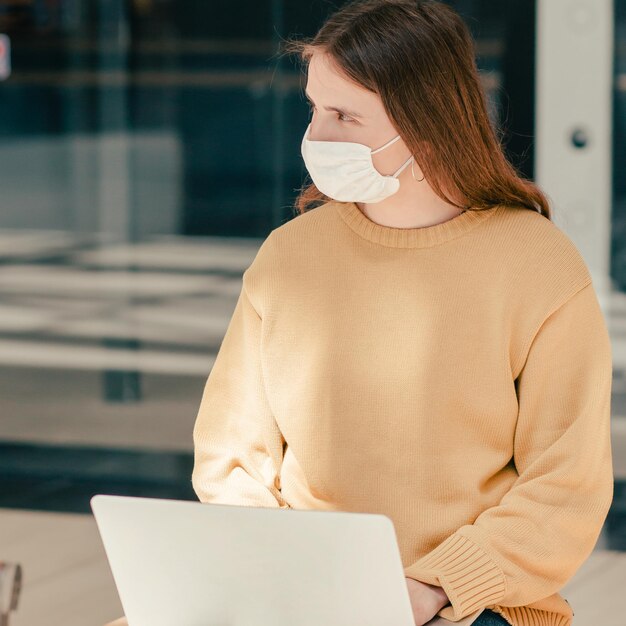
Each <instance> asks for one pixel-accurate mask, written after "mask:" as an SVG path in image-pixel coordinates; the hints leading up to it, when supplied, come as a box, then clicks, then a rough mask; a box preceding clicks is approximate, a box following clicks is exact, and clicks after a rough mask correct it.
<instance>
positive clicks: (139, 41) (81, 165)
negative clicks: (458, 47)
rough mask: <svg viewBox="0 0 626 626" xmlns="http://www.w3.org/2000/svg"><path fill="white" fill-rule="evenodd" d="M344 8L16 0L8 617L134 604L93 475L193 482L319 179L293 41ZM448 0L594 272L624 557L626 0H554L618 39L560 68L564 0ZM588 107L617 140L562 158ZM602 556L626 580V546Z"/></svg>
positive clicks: (0, 85) (145, 483)
mask: <svg viewBox="0 0 626 626" xmlns="http://www.w3.org/2000/svg"><path fill="white" fill-rule="evenodd" d="M549 1H550V0H549ZM341 4H343V3H342V2H330V1H326V0H308V1H307V2H287V1H286V0H255V1H249V0H244V1H243V2H237V3H235V2H229V1H226V0H210V1H207V0H176V1H174V0H134V1H131V0H2V1H1V2H0V33H2V37H0V77H1V78H2V80H1V81H0V190H1V193H0V560H2V559H10V560H19V561H21V562H22V563H23V564H24V574H25V581H24V588H23V593H22V605H21V607H20V608H19V609H18V611H17V612H16V613H15V615H14V617H12V620H11V623H12V624H13V623H15V624H18V625H25V624H29V625H30V624H40V623H46V624H48V625H52V624H57V623H58V624H61V623H63V624H74V623H76V624H81V625H84V624H102V623H104V621H106V620H108V619H113V618H114V617H117V616H119V615H121V614H122V609H121V605H120V604H119V601H118V599H117V594H116V592H115V588H114V586H113V582H112V579H111V575H110V572H109V571H108V569H107V565H106V560H105V557H104V553H103V549H102V546H101V543H100V539H99V536H98V535H97V531H96V529H95V526H94V523H93V518H92V516H91V511H90V507H89V498H90V497H91V496H92V495H93V494H95V493H114V494H124V495H138V496H150V497H163V498H177V499H190V500H195V499H196V496H195V494H194V492H193V491H192V488H191V481H190V476H191V469H192V465H193V444H192V438H191V433H192V427H193V423H194V420H195V417H196V412H197V409H198V406H199V403H200V398H201V394H202V390H203V386H204V383H205V381H206V377H207V376H208V373H209V371H210V369H211V365H212V363H213V360H214V357H215V354H216V352H217V350H218V348H219V345H220V343H221V340H222V338H223V335H224V332H225V330H226V326H227V324H228V321H229V319H230V316H231V314H232V311H233V309H234V305H235V301H236V298H237V295H238V293H239V290H240V286H241V276H242V273H243V271H244V270H245V269H246V267H247V266H248V265H249V263H250V262H251V261H252V259H253V258H254V255H255V254H256V250H257V249H258V247H259V245H260V243H261V241H262V240H263V239H264V238H265V237H266V236H267V235H268V234H269V232H270V231H271V230H272V229H273V228H275V227H277V226H279V225H280V224H282V223H284V222H286V221H288V220H289V219H291V218H293V217H294V215H295V213H294V210H293V208H292V206H293V201H294V199H295V197H296V195H297V190H298V188H299V187H300V186H301V185H302V184H303V182H304V180H305V176H306V171H305V168H304V165H303V162H302V159H301V156H300V141H301V139H302V134H303V132H304V129H305V127H306V124H307V121H308V109H307V105H306V102H305V99H304V96H303V93H302V91H303V87H304V84H305V77H304V76H303V75H302V74H301V70H300V67H299V66H298V65H297V64H296V63H295V60H293V59H290V58H288V57H280V56H279V54H278V49H279V48H278V47H279V45H280V42H281V40H282V39H284V38H286V37H289V36H311V35H313V34H314V33H315V31H316V30H317V29H318V28H319V27H320V26H321V24H322V22H323V21H324V19H325V17H326V16H327V15H328V14H329V13H331V12H332V11H333V10H334V9H335V8H336V7H339V6H341ZM449 4H451V5H452V6H454V7H455V8H456V9H457V10H458V11H459V12H460V13H461V14H462V15H463V17H464V19H466V21H467V24H468V26H469V27H470V29H471V31H472V33H473V35H474V37H475V40H476V45H477V63H478V66H479V69H480V72H481V78H482V81H483V85H484V89H485V93H486V95H487V99H488V103H489V107H490V115H491V117H492V121H493V123H494V125H496V126H498V127H499V128H501V129H502V130H503V132H504V140H505V141H504V143H505V148H506V151H507V156H508V157H509V159H510V160H511V161H512V162H513V163H514V164H515V166H516V167H517V168H518V170H519V171H520V172H522V173H523V174H524V175H526V176H528V177H530V178H533V179H535V180H537V181H538V182H539V183H540V184H542V185H545V191H546V192H547V193H548V195H549V196H551V197H552V198H553V199H555V200H557V201H558V200H560V199H561V198H562V199H563V202H561V203H560V204H559V203H558V202H557V204H558V208H559V209H560V210H557V211H556V213H557V218H558V219H557V220H555V221H557V223H559V224H560V225H562V227H563V228H564V230H566V232H568V234H570V235H571V236H572V238H573V239H574V240H575V241H576V243H577V244H578V245H579V247H580V249H581V251H582V252H583V253H584V254H585V257H586V259H587V260H588V263H589V264H590V267H591V268H592V270H593V273H594V281H596V284H597V288H598V293H599V295H600V297H601V301H602V305H603V308H604V311H605V314H606V317H607V324H608V325H609V329H610V332H611V337H612V341H613V347H614V359H615V364H614V367H615V369H614V384H613V423H614V431H613V437H614V457H615V458H614V465H615V474H616V483H615V498H614V504H613V508H612V510H611V512H610V514H609V517H608V519H607V522H606V524H605V528H604V530H603V533H602V537H601V539H600V541H599V542H598V546H597V551H598V555H599V556H601V555H605V554H611V555H612V554H616V555H617V554H623V553H625V552H626V373H625V372H626V343H624V342H625V340H626V304H625V302H626V299H625V298H624V290H626V176H625V173H626V0H615V1H614V2H613V3H610V2H605V0H597V2H596V0H594V2H593V3H585V2H569V3H568V2H567V1H565V0H554V4H559V5H562V6H563V7H566V8H567V7H569V8H573V10H575V11H578V13H576V12H575V13H574V18H573V21H572V22H571V23H572V24H574V30H575V31H576V32H579V31H580V32H582V31H584V29H585V28H586V26H585V25H586V24H588V21H586V20H591V21H590V23H591V25H592V26H593V25H594V24H595V23H600V24H605V23H608V24H609V25H610V27H611V29H612V30H611V31H610V46H609V47H610V54H607V55H606V57H607V58H604V57H602V58H595V57H594V59H593V63H591V61H590V62H589V63H588V64H585V59H587V58H588V57H585V58H584V59H583V61H582V62H579V61H578V60H577V59H576V57H575V55H573V56H570V55H567V54H560V55H559V57H558V59H556V60H555V58H554V55H553V56H550V50H549V49H547V48H546V50H547V52H545V50H544V52H545V53H546V54H547V55H548V56H546V58H545V66H544V65H543V64H542V59H543V58H544V57H543V56H541V55H540V54H538V52H537V51H538V49H539V48H538V43H539V42H540V41H541V39H540V38H542V37H544V38H545V40H546V41H548V40H550V41H554V40H555V37H556V39H557V40H558V31H559V24H560V22H559V20H558V15H557V16H556V17H555V16H554V15H551V14H548V13H546V12H547V11H550V10H551V9H549V8H545V5H547V2H545V5H543V4H542V2H541V1H539V2H535V1H534V0H508V1H507V2H502V1H501V0H483V1H478V0H457V1H456V2H455V1H451V2H449ZM554 4H553V5H551V6H554ZM589 5H593V6H594V7H595V10H597V11H598V14H595V13H593V14H591V16H589V15H587V14H586V13H585V11H586V10H588V6H589ZM581 7H582V9H581ZM580 11H582V12H580ZM542 16H543V18H545V19H543V18H542ZM542 19H543V21H542ZM564 19H565V17H564ZM550 29H555V31H556V32H553V31H551V30H550ZM576 29H578V30H576ZM570 43H571V42H570ZM591 43H593V41H592V42H591ZM585 45H586V44H583V45H581V47H580V50H582V53H584V54H586V53H585V47H584V46H585ZM593 49H594V50H595V48H593ZM607 49H608V48H607ZM542 54H543V53H542ZM590 54H591V53H590ZM594 54H595V53H594ZM597 64H599V66H600V67H598V65H597ZM542 68H543V69H542ZM544 69H545V73H544V74H541V72H542V71H544ZM563 72H565V74H568V73H569V74H568V75H574V76H576V75H578V73H579V74H580V76H583V77H584V76H586V75H591V76H592V77H594V76H595V77H597V76H600V77H602V76H607V81H608V82H607V85H608V88H607V90H606V91H605V92H603V93H599V92H596V91H595V90H594V89H591V90H585V89H584V88H580V98H579V99H574V100H571V99H570V102H567V101H566V102H562V101H560V100H559V93H556V92H554V82H553V81H551V80H549V78H550V76H552V75H555V74H556V75H563ZM603 72H604V73H603ZM542 85H545V89H544V88H542ZM583 87H584V85H583ZM588 91H589V93H587V92H588ZM576 103H579V104H580V103H583V104H584V105H585V106H584V107H583V108H582V110H581V111H582V113H583V114H585V115H590V119H591V121H590V122H589V123H588V124H586V125H585V124H582V126H581V127H576V126H574V127H572V129H571V139H572V144H571V145H574V147H575V148H576V149H578V151H579V152H580V150H581V149H584V148H585V147H586V145H587V141H588V140H589V138H591V140H592V141H593V139H594V138H595V135H594V132H593V131H594V124H595V123H598V124H599V128H600V132H599V133H598V135H597V136H598V137H599V139H598V142H597V143H596V144H593V145H600V148H601V149H602V150H603V152H601V154H600V156H598V155H597V154H596V155H595V156H594V154H593V152H592V155H591V161H589V163H587V162H586V161H585V160H584V159H578V161H576V162H574V161H572V162H571V163H572V169H569V167H568V163H570V161H568V159H567V158H566V157H564V158H563V159H559V158H557V157H556V156H555V155H554V154H553V153H552V152H551V149H552V146H553V145H554V144H555V143H558V142H553V141H552V140H551V136H550V132H551V129H553V128H554V124H553V123H552V122H551V120H552V119H557V120H558V119H559V118H560V117H562V116H564V115H565V116H566V115H567V111H569V110H574V113H573V114H572V115H578V113H579V112H580V111H578V110H576ZM603 103H606V104H608V105H609V106H604V105H603ZM581 106H582V105H581ZM594 107H597V108H594ZM606 128H609V132H605V131H602V129H606ZM537 129H539V132H538V131H537ZM544 129H545V131H544ZM542 142H543V143H542ZM564 145H565V144H564ZM571 145H570V144H567V146H566V147H564V148H563V150H570V152H571ZM542 146H543V147H542ZM568 154H569V153H568ZM576 154H577V153H576ZM602 155H604V157H603V156H602ZM572 158H578V157H577V156H574V157H572ZM585 158H586V157H585ZM598 158H599V161H598V160H597V159H598ZM602 158H606V159H607V160H608V164H609V165H610V167H608V168H607V167H606V163H604V164H603V161H602ZM594 159H596V160H594ZM598 163H600V164H601V166H602V167H601V170H595V169H594V167H596V166H597V164H598ZM581 164H582V165H581ZM594 164H595V165H594ZM580 167H583V171H585V172H587V173H588V174H589V176H588V177H586V176H581V175H580ZM577 168H578V169H577ZM585 168H586V169H585ZM596 171H601V172H602V175H599V176H594V172H596ZM577 185H580V187H577ZM572 188H574V190H575V191H576V194H575V198H576V199H577V200H578V201H579V204H576V202H573V201H572V203H571V207H572V209H571V211H568V206H569V205H568V198H567V193H566V192H564V191H563V190H564V189H565V190H568V189H569V190H571V189H572ZM581 198H584V199H585V202H588V203H587V204H584V203H583V204H580V199H581ZM581 211H583V212H584V213H581ZM586 219H592V220H593V224H594V225H595V224H599V225H601V226H602V227H601V228H599V229H597V230H593V229H592V230H591V231H590V230H589V228H588V224H587V222H586V221H585V220H586ZM559 220H561V221H560V222H559ZM587 235H588V236H587ZM603 563H604V565H603V569H604V570H606V569H607V568H608V569H609V570H610V569H611V567H613V568H617V569H614V570H613V574H614V576H613V578H616V577H617V579H618V580H621V584H622V585H623V583H624V581H625V580H626V568H625V567H624V566H623V561H619V563H621V564H620V565H615V564H616V563H618V561H617V560H614V561H610V562H609V561H603ZM595 567H596V569H597V567H598V566H595ZM620 568H621V569H620ZM594 571H595V570H594ZM582 575H583V573H581V577H582ZM620 577H621V578H620ZM588 578H589V580H591V578H593V577H592V576H591V575H589V576H588ZM581 580H582V578H581ZM576 589H577V590H578V591H577V593H578V594H579V595H578V596H576V598H580V599H579V600H578V599H577V601H576V602H575V601H573V600H572V599H571V598H572V597H574V595H575V594H574V591H572V595H571V596H569V595H566V597H568V599H569V600H570V602H571V603H572V605H573V606H574V608H575V611H576V613H577V618H578V616H579V611H580V615H584V611H585V610H591V602H589V603H586V601H585V600H584V598H585V597H586V596H585V593H589V594H590V597H591V596H592V595H593V594H594V593H595V591H594V592H593V593H592V592H591V591H589V589H590V588H589V587H588V586H587V587H585V586H583V585H582V584H581V585H579V586H578V587H576ZM572 590H574V587H572ZM611 601H613V602H615V600H613V597H611V600H609V602H611ZM43 615H45V616H46V617H45V619H44V618H43ZM72 620H73V621H72ZM577 623H579V624H581V626H582V624H584V623H585V621H584V620H582V619H581V621H580V622H577ZM588 623H591V622H588ZM594 623H600V622H594ZM609 623H613V622H609V621H606V622H603V624H609ZM614 623H615V624H617V623H618V622H617V621H615V622H614Z"/></svg>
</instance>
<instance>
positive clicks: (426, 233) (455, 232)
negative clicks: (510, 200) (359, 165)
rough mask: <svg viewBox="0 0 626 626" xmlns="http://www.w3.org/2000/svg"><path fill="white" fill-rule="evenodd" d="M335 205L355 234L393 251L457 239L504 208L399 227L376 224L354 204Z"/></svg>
mask: <svg viewBox="0 0 626 626" xmlns="http://www.w3.org/2000/svg"><path fill="white" fill-rule="evenodd" d="M335 205H336V207H337V212H338V213H339V215H340V217H341V218H342V219H343V221H344V222H345V223H346V224H347V225H348V226H349V227H350V228H351V229H352V230H353V231H354V232H355V233H357V234H358V235H360V236H361V237H363V238H364V239H367V240H369V241H372V242H373V243H378V244H380V245H383V246H388V247H391V248H426V247H428V246H434V245H437V244H440V243H443V242H445V241H449V240H451V239H455V238H456V237H459V236H461V235H463V234H464V233H467V232H469V231H470V230H471V229H472V228H475V227H476V226H478V224H481V223H482V222H484V221H485V220H487V219H488V218H489V217H491V216H492V215H495V213H497V212H498V211H499V210H500V209H503V208H504V205H496V206H494V207H489V208H487V209H468V210H466V211H465V212H464V213H461V214H459V215H456V216H455V217H453V218H451V219H449V220H447V221H445V222H441V223H440V224H433V225H432V226H423V227H419V228H396V227H394V226H384V225H382V224H378V223H377V222H373V221H372V220H370V219H369V218H368V217H367V216H366V215H365V214H364V213H362V212H361V209H359V207H358V206H357V205H356V203H354V202H335Z"/></svg>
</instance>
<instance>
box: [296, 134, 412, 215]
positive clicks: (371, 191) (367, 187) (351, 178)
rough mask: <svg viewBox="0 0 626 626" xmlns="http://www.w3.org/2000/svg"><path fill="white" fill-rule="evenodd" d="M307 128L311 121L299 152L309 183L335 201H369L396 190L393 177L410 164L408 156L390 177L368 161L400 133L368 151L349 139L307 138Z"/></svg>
mask: <svg viewBox="0 0 626 626" xmlns="http://www.w3.org/2000/svg"><path fill="white" fill-rule="evenodd" d="M310 129H311V124H309V125H308V126H307V129H306V131H305V132H304V136H303V137H302V143H301V146H300V151H301V152H302V158H303V159H304V163H305V165H306V168H307V170H308V171H309V174H310V176H311V179H312V180H313V183H314V184H315V186H316V187H317V188H318V189H319V190H320V191H321V192H322V193H323V194H325V195H327V196H328V197H329V198H333V199H334V200H337V201H339V202H365V203H367V204H373V203H375V202H380V201H381V200H384V199H385V198H388V197H389V196H392V195H393V194H394V193H396V192H397V191H398V189H400V181H399V180H398V178H397V177H398V175H399V174H400V173H401V172H402V171H403V170H404V168H406V167H407V166H408V165H409V164H410V163H411V161H412V160H413V156H412V155H411V156H410V157H409V158H408V159H407V160H406V161H405V162H404V164H403V165H402V166H401V167H400V169H398V170H397V171H396V172H395V173H394V174H392V175H391V176H383V175H382V174H381V173H380V172H379V171H378V170H377V169H376V168H375V167H374V163H373V162H372V154H376V153H377V152H380V151H381V150H384V149H385V148H386V147H387V146H390V145H391V144H392V143H395V142H396V141H398V139H400V135H397V136H396V137H394V138H393V139H391V140H390V141H388V142H387V143H386V144H385V145H384V146H381V147H380V148H377V149H376V150H372V149H371V148H369V147H368V146H366V145H364V144H362V143H354V142H352V141H311V140H309V139H307V136H308V134H309V132H310Z"/></svg>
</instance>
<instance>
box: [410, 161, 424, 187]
mask: <svg viewBox="0 0 626 626" xmlns="http://www.w3.org/2000/svg"><path fill="white" fill-rule="evenodd" d="M414 161H415V159H413V161H411V174H413V180H416V181H417V182H418V183H421V182H422V181H423V180H424V178H425V176H426V175H424V176H422V177H421V178H415V172H414V171H413V162H414Z"/></svg>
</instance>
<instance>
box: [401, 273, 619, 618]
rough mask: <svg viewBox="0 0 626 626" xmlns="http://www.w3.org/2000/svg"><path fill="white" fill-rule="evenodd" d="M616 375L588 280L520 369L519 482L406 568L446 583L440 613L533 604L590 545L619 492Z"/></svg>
mask: <svg viewBox="0 0 626 626" xmlns="http://www.w3.org/2000/svg"><path fill="white" fill-rule="evenodd" d="M611 382H612V355H611V344H610V338H609V334H608V330H607V327H606V325H605V320H604V316H603V313H602V310H601V308H600V305H599V302H598V300H597V297H596V293H595V291H594V288H593V286H592V283H591V282H588V283H587V284H586V285H585V286H583V287H582V288H580V289H579V290H578V291H577V292H576V293H575V294H574V295H573V296H570V297H569V298H568V299H567V301H566V302H565V303H564V304H562V305H560V306H559V307H558V308H557V309H556V311H554V312H553V313H551V314H550V315H548V316H547V317H546V319H545V320H544V321H543V323H542V324H541V327H540V328H539V330H538V331H537V332H536V333H535V335H534V338H533V340H532V342H531V345H530V349H529V351H528V353H527V357H526V361H525V363H524V365H523V368H522V369H521V371H520V374H519V376H518V377H517V378H516V379H515V386H516V392H517V398H518V419H517V424H516V430H515V438H514V443H513V451H514V461H515V466H516V469H517V473H518V478H517V479H516V481H515V483H514V484H513V485H512V487H511V489H510V490H509V491H508V492H507V493H506V494H505V495H504V496H503V497H502V499H501V500H500V502H499V503H498V504H497V506H493V507H491V508H488V509H486V510H485V511H483V512H482V513H481V514H480V515H479V516H478V517H477V518H476V519H475V521H474V523H473V524H467V525H464V526H462V527H461V528H459V529H458V530H457V531H456V532H454V533H453V534H452V535H450V536H448V537H447V538H445V539H444V540H443V541H442V542H441V543H439V545H438V546H437V547H435V549H434V550H432V551H431V552H429V553H427V554H425V555H424V556H422V557H421V558H420V559H418V560H417V561H415V562H413V563H411V564H410V565H409V566H407V567H405V568H404V571H405V576H407V577H409V578H413V579H415V580H419V581H422V582H425V583H429V584H433V585H437V586H440V587H443V589H444V591H445V592H446V594H447V596H448V598H449V599H450V604H448V605H447V606H446V607H444V608H442V609H441V610H440V611H439V613H438V614H439V615H440V616H441V617H444V618H446V619H449V620H451V621H458V620H460V619H462V618H463V617H465V616H467V615H469V614H470V613H472V612H474V611H476V610H477V609H479V608H483V607H485V606H489V605H494V604H498V605H501V606H523V605H527V604H532V603H533V602H536V601H539V600H541V599H544V598H546V597H548V596H550V595H553V594H554V593H557V592H558V591H559V590H560V589H561V588H562V587H563V586H564V585H565V584H566V583H567V582H568V581H569V580H570V579H571V578H572V577H573V575H574V574H575V573H576V571H577V570H578V569H579V567H580V566H581V565H582V564H583V562H584V561H585V560H586V559H587V557H588V556H589V555H590V553H591V552H592V550H593V548H594V546H595V544H596V542H597V539H598V537H599V535H600V533H601V531H602V526H603V524H604V521H605V519H606V516H607V514H608V511H609V508H610V506H611V502H612V499H613V464H612V451H611V425H610V422H611ZM495 427H497V426H496V425H495V424H494V428H495Z"/></svg>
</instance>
